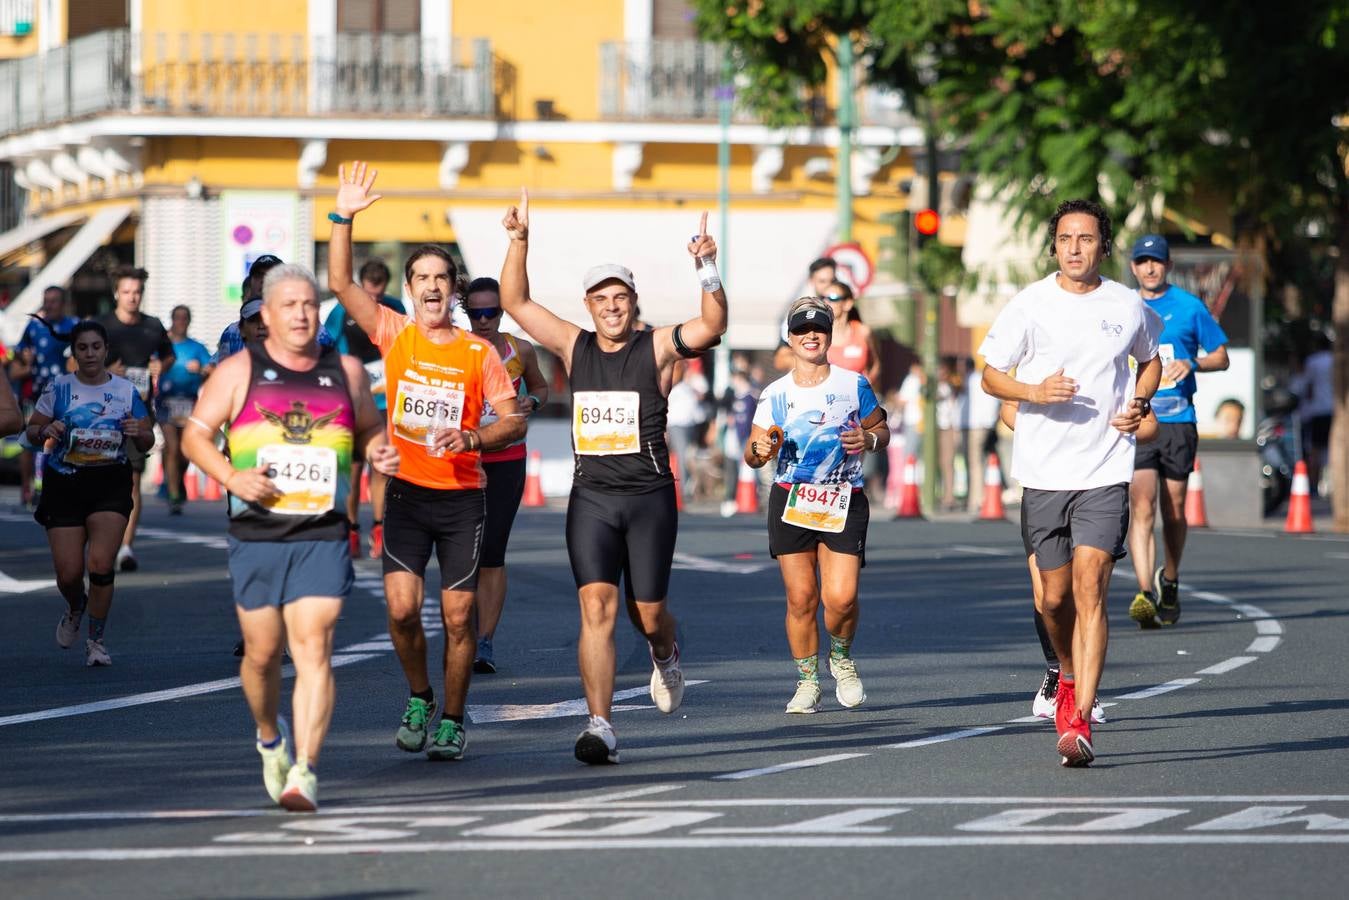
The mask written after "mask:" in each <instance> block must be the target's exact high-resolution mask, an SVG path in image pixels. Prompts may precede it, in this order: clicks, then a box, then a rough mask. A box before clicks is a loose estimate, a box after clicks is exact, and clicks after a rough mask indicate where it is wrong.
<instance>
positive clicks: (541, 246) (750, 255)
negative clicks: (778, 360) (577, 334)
mask: <svg viewBox="0 0 1349 900" xmlns="http://www.w3.org/2000/svg"><path fill="white" fill-rule="evenodd" d="M501 213H502V210H501V208H499V207H492V208H489V207H467V206H466V207H453V208H451V210H450V221H451V223H452V224H453V225H454V231H455V234H456V235H457V236H458V239H459V249H460V251H462V253H463V254H464V261H465V262H466V263H467V264H468V268H469V271H470V272H471V273H472V274H473V275H474V276H475V277H476V276H482V275H491V276H492V277H497V276H498V275H499V274H500V272H501V263H502V260H504V259H505V257H506V241H507V238H506V233H505V231H503V230H502V228H501ZM700 213H701V210H697V209H694V208H690V209H689V210H688V211H679V212H674V211H643V210H634V209H631V208H608V209H596V208H589V207H588V208H585V209H577V208H574V207H572V208H558V207H550V206H547V205H546V204H540V205H537V206H535V207H534V208H533V209H531V210H530V223H529V227H530V241H529V288H530V293H531V294H532V295H533V298H534V299H535V300H537V301H538V302H540V303H542V304H544V305H545V306H547V307H548V308H549V309H551V310H552V311H553V312H555V313H556V314H557V315H559V316H561V317H562V318H564V319H566V320H567V321H569V322H573V323H575V324H577V325H580V326H582V327H584V328H593V327H594V326H593V323H592V322H591V320H590V317H589V315H588V314H587V313H586V310H585V306H584V305H583V304H582V302H581V298H582V294H583V288H582V287H581V279H582V277H583V276H584V275H585V272H586V270H587V269H589V268H590V267H591V266H593V265H596V264H597V263H604V262H614V263H619V264H621V265H624V266H627V267H628V268H629V269H631V270H632V272H633V276H634V278H635V280H636V282H637V293H638V297H639V301H638V302H639V304H640V306H641V309H642V320H643V321H645V322H649V323H651V324H652V325H656V326H661V325H671V324H674V323H675V322H680V321H684V320H686V319H690V318H692V317H693V316H695V315H697V314H698V303H699V301H700V299H701V296H702V295H701V292H700V290H699V288H698V279H697V276H696V275H695V274H694V270H693V262H692V260H691V259H690V258H689V255H688V253H687V252H686V250H685V248H686V247H687V245H688V240H689V236H690V235H692V234H694V233H695V232H696V231H697V230H698V217H699V215H700ZM716 220H717V215H716V212H715V210H714V211H713V212H712V215H711V216H709V230H712V231H714V234H713V236H714V237H716V238H717V242H718V244H719V245H720V246H722V247H724V248H725V249H724V252H725V254H726V255H727V256H729V259H730V268H729V270H728V269H727V267H726V265H725V264H724V263H722V262H719V264H718V268H719V269H720V270H721V273H722V278H723V279H724V281H725V282H726V289H727V298H728V301H729V305H730V327H729V330H728V332H727V340H726V344H727V345H728V346H730V347H733V348H735V349H740V350H752V349H771V348H773V347H776V346H777V343H778V335H779V332H780V330H781V326H782V317H783V315H784V314H785V312H786V309H787V306H788V304H790V303H791V301H792V300H794V299H796V298H797V297H799V296H801V294H802V292H804V291H805V289H806V278H807V268H808V267H809V265H810V262H811V260H813V259H815V258H816V257H818V256H819V255H820V254H821V253H823V252H824V250H825V249H826V248H828V246H829V244H830V241H831V238H832V237H833V234H834V226H835V218H834V214H833V213H832V212H826V211H789V210H778V211H771V212H767V211H754V212H733V213H732V214H731V217H730V229H731V233H730V239H729V241H727V240H725V239H723V238H722V236H721V235H717V234H715V228H716Z"/></svg>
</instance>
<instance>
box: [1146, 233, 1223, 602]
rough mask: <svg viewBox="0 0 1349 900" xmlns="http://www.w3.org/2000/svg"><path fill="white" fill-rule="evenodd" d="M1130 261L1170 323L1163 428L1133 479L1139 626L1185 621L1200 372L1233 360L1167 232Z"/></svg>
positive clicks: (1166, 326)
mask: <svg viewBox="0 0 1349 900" xmlns="http://www.w3.org/2000/svg"><path fill="white" fill-rule="evenodd" d="M1129 268H1130V269H1131V270H1132V271H1133V275H1134V278H1135V279H1137V280H1138V295H1139V296H1140V297H1142V298H1143V301H1144V302H1145V303H1146V304H1147V305H1148V308H1149V309H1151V310H1152V311H1153V312H1155V313H1157V315H1159V316H1161V317H1162V323H1163V324H1162V336H1161V344H1160V347H1159V349H1158V353H1159V354H1160V356H1161V359H1162V366H1163V367H1164V368H1163V371H1162V383H1161V387H1159V388H1158V389H1157V396H1156V397H1154V398H1153V402H1152V406H1153V409H1154V410H1156V412H1157V418H1158V420H1159V421H1160V422H1161V429H1160V431H1159V433H1158V436H1157V442H1156V443H1155V444H1153V445H1151V446H1149V447H1147V448H1142V447H1140V448H1139V450H1138V454H1137V456H1136V457H1135V458H1134V480H1133V483H1132V484H1130V485H1129V505H1130V507H1131V513H1132V516H1131V519H1130V522H1129V550H1130V552H1131V553H1133V557H1134V559H1133V563H1134V577H1135V578H1137V579H1138V593H1137V594H1135V595H1134V599H1133V603H1132V604H1130V606H1129V617H1130V618H1131V619H1133V620H1134V621H1135V622H1137V623H1138V626H1139V627H1140V628H1157V627H1158V626H1160V625H1174V624H1176V623H1177V622H1178V621H1180V559H1181V556H1182V555H1183V554H1184V552H1185V537H1186V535H1187V534H1188V533H1189V522H1188V521H1187V520H1186V518H1185V494H1186V492H1187V491H1188V489H1189V486H1190V473H1191V472H1192V471H1194V460H1195V453H1196V451H1197V450H1198V448H1199V432H1198V426H1197V424H1196V422H1197V421H1198V420H1197V417H1196V416H1195V412H1194V403H1193V399H1194V394H1195V389H1196V387H1197V385H1196V383H1195V377H1194V376H1195V373H1196V372H1221V371H1223V370H1224V369H1226V368H1227V366H1228V358H1227V334H1226V333H1225V332H1224V331H1223V329H1222V326H1220V325H1219V324H1218V323H1217V322H1215V321H1214V319H1213V314H1212V313H1210V312H1209V311H1208V307H1207V306H1205V305H1204V301H1203V300H1200V299H1199V298H1198V297H1196V296H1195V295H1194V294H1191V293H1189V292H1188V291H1183V290H1181V289H1180V288H1178V287H1176V286H1175V285H1174V284H1168V283H1167V280H1166V279H1167V276H1168V275H1170V274H1171V248H1170V246H1168V244H1167V243H1166V238H1164V237H1162V236H1161V235H1159V234H1147V235H1144V236H1143V237H1141V238H1139V239H1138V241H1137V243H1135V244H1134V250H1133V258H1132V259H1131V260H1130V262H1129ZM1200 349H1202V350H1203V351H1204V354H1205V355H1204V356H1203V357H1200V356H1199V351H1200ZM1159 487H1161V488H1162V490H1160V491H1159V490H1158V488H1159ZM1159 494H1160V499H1161V507H1162V552H1163V557H1164V559H1163V563H1162V565H1160V566H1157V567H1156V568H1153V564H1154V563H1155V562H1156V561H1157V547H1156V544H1155V543H1154V540H1153V536H1152V534H1153V524H1154V523H1155V521H1156V518H1155V516H1156V508H1157V505H1158V504H1157V500H1158V495H1159Z"/></svg>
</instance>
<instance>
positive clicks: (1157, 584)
mask: <svg viewBox="0 0 1349 900" xmlns="http://www.w3.org/2000/svg"><path fill="white" fill-rule="evenodd" d="M1163 571H1165V570H1164V569H1161V568H1159V569H1158V570H1157V571H1156V572H1154V573H1153V576H1152V585H1153V588H1154V589H1155V590H1156V591H1157V619H1158V620H1159V621H1160V622H1161V623H1162V624H1163V625H1174V624H1176V623H1177V622H1179V621H1180V582H1179V581H1168V580H1167V577H1166V576H1165V575H1163V574H1162V572H1163Z"/></svg>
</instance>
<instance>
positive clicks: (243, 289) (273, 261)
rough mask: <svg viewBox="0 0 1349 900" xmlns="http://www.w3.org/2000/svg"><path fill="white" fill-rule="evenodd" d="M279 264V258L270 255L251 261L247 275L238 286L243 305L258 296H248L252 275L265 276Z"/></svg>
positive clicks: (263, 255) (265, 254)
mask: <svg viewBox="0 0 1349 900" xmlns="http://www.w3.org/2000/svg"><path fill="white" fill-rule="evenodd" d="M281 264H282V260H281V257H279V256H275V255H273V254H271V253H264V254H262V255H261V256H259V257H258V258H257V259H255V260H253V264H252V265H250V266H249V267H248V274H247V275H245V276H244V280H243V284H242V285H241V286H240V296H241V297H242V299H243V301H244V302H245V303H247V302H248V301H249V300H252V299H253V298H254V297H257V296H259V295H258V294H251V295H250V294H249V292H248V288H249V284H250V283H251V282H252V281H253V277H254V275H257V276H259V277H260V276H263V275H266V274H267V272H268V271H269V270H271V269H273V268H275V267H277V266H279V265H281Z"/></svg>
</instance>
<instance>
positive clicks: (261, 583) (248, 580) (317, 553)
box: [229, 537, 355, 610]
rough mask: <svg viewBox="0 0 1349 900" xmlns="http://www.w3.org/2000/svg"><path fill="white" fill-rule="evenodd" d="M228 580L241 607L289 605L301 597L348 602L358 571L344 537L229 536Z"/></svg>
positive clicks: (258, 607) (263, 607) (349, 545)
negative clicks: (245, 538) (258, 538)
mask: <svg viewBox="0 0 1349 900" xmlns="http://www.w3.org/2000/svg"><path fill="white" fill-rule="evenodd" d="M229 544H230V562H229V565H230V581H231V582H232V583H233V585H234V602H235V604H237V605H238V606H240V607H242V608H243V609H250V610H251V609H265V608H266V607H269V606H275V607H281V606H285V605H286V604H287V603H289V602H291V601H292V600H298V599H300V598H301V597H336V598H338V599H340V600H345V599H346V598H347V596H348V595H349V594H350V593H351V587H352V583H353V581H354V580H355V575H354V573H353V572H352V569H351V544H350V542H349V541H347V540H346V539H343V540H340V541H241V540H239V539H238V538H233V537H231V538H230V539H229Z"/></svg>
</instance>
